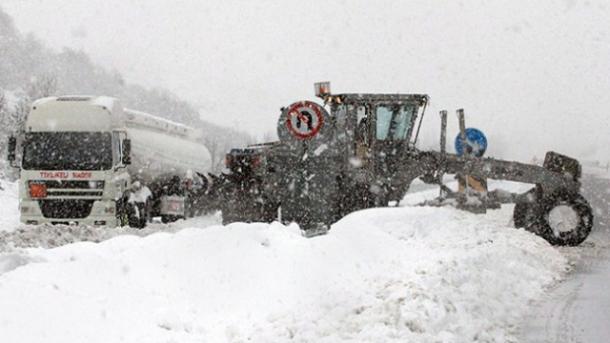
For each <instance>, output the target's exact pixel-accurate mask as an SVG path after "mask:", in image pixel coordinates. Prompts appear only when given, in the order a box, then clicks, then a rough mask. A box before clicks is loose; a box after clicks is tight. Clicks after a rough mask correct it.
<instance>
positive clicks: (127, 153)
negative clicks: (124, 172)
mask: <svg viewBox="0 0 610 343" xmlns="http://www.w3.org/2000/svg"><path fill="white" fill-rule="evenodd" d="M121 162H122V163H123V164H124V165H129V164H131V140H129V139H124V140H123V160H122V161H121Z"/></svg>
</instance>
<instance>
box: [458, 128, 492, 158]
mask: <svg viewBox="0 0 610 343" xmlns="http://www.w3.org/2000/svg"><path fill="white" fill-rule="evenodd" d="M465 133H466V142H464V143H465V144H463V143H462V138H461V137H460V134H459V133H458V135H457V137H455V152H456V153H457V154H458V155H459V156H462V155H463V154H464V152H466V153H467V154H468V155H472V156H476V157H481V156H483V154H484V153H485V150H487V137H485V134H484V133H483V132H481V130H478V129H475V128H467V129H466V132H465Z"/></svg>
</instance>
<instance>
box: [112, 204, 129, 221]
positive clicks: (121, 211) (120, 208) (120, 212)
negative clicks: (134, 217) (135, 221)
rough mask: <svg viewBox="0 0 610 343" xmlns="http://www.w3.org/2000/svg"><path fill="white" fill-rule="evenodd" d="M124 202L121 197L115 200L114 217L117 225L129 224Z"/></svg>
mask: <svg viewBox="0 0 610 343" xmlns="http://www.w3.org/2000/svg"><path fill="white" fill-rule="evenodd" d="M126 204H127V203H126V202H125V201H123V199H120V200H117V202H116V208H115V213H116V218H117V224H118V226H120V227H122V226H128V225H129V213H128V211H127V206H126Z"/></svg>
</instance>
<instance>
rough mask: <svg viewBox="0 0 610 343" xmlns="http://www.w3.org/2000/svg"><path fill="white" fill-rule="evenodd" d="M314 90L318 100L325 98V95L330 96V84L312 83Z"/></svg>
mask: <svg viewBox="0 0 610 343" xmlns="http://www.w3.org/2000/svg"><path fill="white" fill-rule="evenodd" d="M314 88H315V91H316V96H317V97H319V98H325V97H326V96H327V95H330V82H328V81H326V82H316V83H314Z"/></svg>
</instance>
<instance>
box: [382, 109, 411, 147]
mask: <svg viewBox="0 0 610 343" xmlns="http://www.w3.org/2000/svg"><path fill="white" fill-rule="evenodd" d="M414 110H415V107H414V106H412V105H397V104H391V105H381V106H377V107H376V108H375V119H376V122H377V125H376V127H375V129H376V131H375V138H376V139H377V140H394V141H399V140H404V139H406V138H407V133H408V132H409V128H410V127H411V122H412V118H413V112H414Z"/></svg>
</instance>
